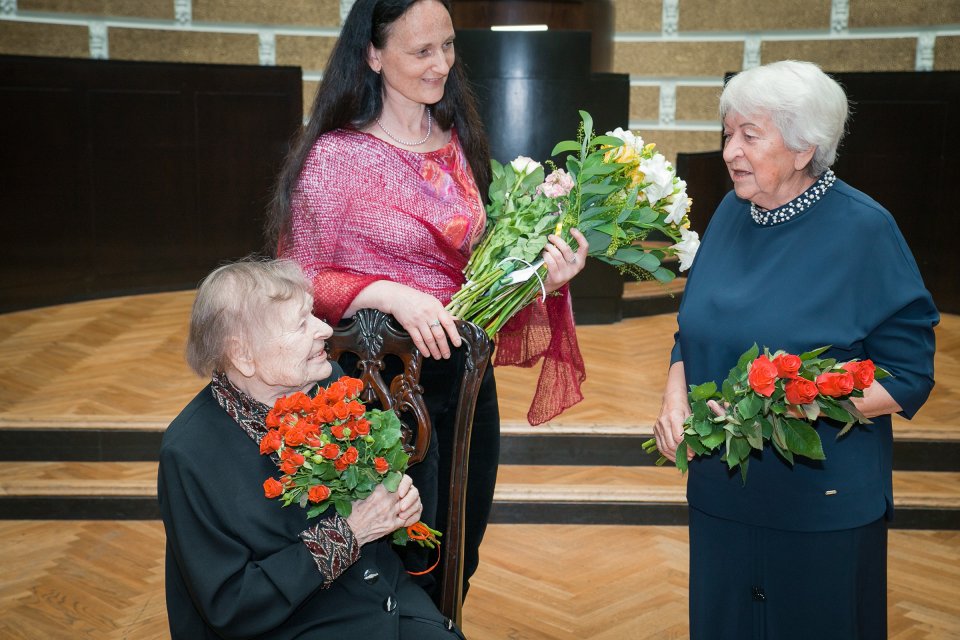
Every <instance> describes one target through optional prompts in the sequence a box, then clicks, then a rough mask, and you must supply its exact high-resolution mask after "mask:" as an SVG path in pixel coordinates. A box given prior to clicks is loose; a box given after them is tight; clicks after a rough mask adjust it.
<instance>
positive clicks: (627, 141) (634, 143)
mask: <svg viewBox="0 0 960 640" xmlns="http://www.w3.org/2000/svg"><path fill="white" fill-rule="evenodd" d="M607 135H608V136H613V137H614V138H620V139H621V140H623V144H624V145H625V146H628V147H630V148H632V149H633V150H634V151H636V152H637V155H639V154H640V152H641V151H643V138H641V137H640V136H638V135H636V134H635V133H634V132H633V131H630V129H626V130H624V129H623V128H621V127H617V128H616V129H614V130H613V131H607Z"/></svg>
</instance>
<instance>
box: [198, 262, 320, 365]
mask: <svg viewBox="0 0 960 640" xmlns="http://www.w3.org/2000/svg"><path fill="white" fill-rule="evenodd" d="M303 293H306V294H308V295H312V287H311V285H310V281H309V280H307V278H306V276H304V275H303V271H302V270H301V269H300V266H299V265H298V264H297V263H295V262H293V261H292V260H266V259H258V258H245V259H243V260H240V261H238V262H233V263H231V264H226V265H223V266H222V267H219V268H217V269H215V270H214V271H212V272H211V273H210V275H208V276H207V277H206V278H204V279H203V282H201V283H200V287H199V288H198V289H197V297H196V298H195V299H194V301H193V310H192V311H191V314H190V333H189V335H188V337H187V351H186V358H187V364H189V365H190V368H192V369H193V370H194V371H196V372H197V374H198V375H201V376H205V377H206V376H210V375H211V374H212V373H213V372H214V371H225V370H226V368H227V366H228V364H229V359H228V353H227V344H228V340H229V339H230V338H231V337H239V338H242V339H248V338H249V336H250V333H251V332H252V331H254V330H256V329H257V328H262V327H263V326H264V325H265V323H264V318H266V317H269V312H270V306H271V305H272V304H275V303H277V302H284V301H287V300H291V299H293V298H295V297H296V296H297V295H299V294H303Z"/></svg>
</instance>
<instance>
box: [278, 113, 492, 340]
mask: <svg viewBox="0 0 960 640" xmlns="http://www.w3.org/2000/svg"><path fill="white" fill-rule="evenodd" d="M292 209H293V213H292V219H291V233H290V234H289V236H288V237H287V238H285V241H284V242H283V244H282V245H281V251H280V253H281V255H283V256H285V257H288V258H292V259H293V260H295V261H296V262H298V263H299V264H300V265H301V266H302V267H303V268H304V271H305V272H306V274H307V277H309V278H310V280H311V281H312V282H313V285H314V291H315V298H314V305H315V306H314V312H315V313H316V315H317V316H318V317H320V318H325V319H326V320H327V321H328V322H330V323H336V322H339V320H340V318H341V317H342V316H343V312H344V310H346V308H347V307H348V306H349V305H350V303H351V302H352V301H353V299H354V298H355V297H356V296H357V294H358V293H359V292H360V291H361V290H362V289H363V288H365V287H366V286H367V285H369V284H370V283H371V282H374V281H376V280H391V281H393V282H400V283H402V284H406V285H408V286H411V287H413V288H415V289H418V290H420V291H423V292H425V293H429V294H431V295H433V296H435V297H436V298H437V299H439V300H440V302H442V303H444V304H446V303H448V302H449V301H450V297H451V296H452V295H453V294H454V293H456V292H457V290H459V289H460V286H461V285H462V284H463V282H464V276H463V268H464V266H466V264H467V260H468V259H469V257H470V251H471V249H472V248H473V245H474V244H475V243H476V242H478V241H479V239H480V237H481V236H482V235H483V228H484V225H485V223H486V214H485V213H484V209H483V203H482V201H481V199H480V194H479V193H478V192H477V187H476V183H475V182H474V180H473V174H472V173H471V171H470V166H469V165H468V164H467V160H466V158H465V156H464V154H463V150H462V149H461V147H460V142H459V140H458V139H457V135H456V132H453V134H452V135H451V137H450V142H448V143H447V144H446V145H444V146H443V147H442V148H440V149H438V150H436V151H431V152H427V153H418V152H415V151H407V150H405V149H400V148H399V147H395V146H393V145H391V144H388V143H386V142H384V141H383V140H380V139H379V138H376V137H374V136H372V135H370V134H367V133H363V132H360V131H347V130H343V129H339V130H336V131H331V132H328V133H325V134H323V135H322V136H320V138H319V139H318V140H317V142H316V143H315V144H314V146H313V149H312V150H311V151H310V154H309V155H308V156H307V160H306V162H305V164H304V167H303V171H302V172H301V174H300V180H299V182H298V184H297V188H296V190H295V191H294V195H293V199H292Z"/></svg>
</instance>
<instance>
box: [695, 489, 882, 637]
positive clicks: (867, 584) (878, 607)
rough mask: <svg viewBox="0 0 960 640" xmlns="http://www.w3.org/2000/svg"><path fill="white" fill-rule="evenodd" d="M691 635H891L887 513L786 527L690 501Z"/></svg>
mask: <svg viewBox="0 0 960 640" xmlns="http://www.w3.org/2000/svg"><path fill="white" fill-rule="evenodd" d="M690 637H691V638H692V639H694V640H726V639H730V640H814V639H816V640H858V639H862V640H882V639H883V638H886V637H887V523H886V521H885V520H883V519H880V520H877V521H875V522H872V523H870V524H867V525H864V526H862V527H857V528H855V529H845V530H841V531H813V532H810V531H782V530H778V529H768V528H765V527H757V526H753V525H748V524H743V523H741V522H733V521H730V520H724V519H721V518H715V517H713V516H710V515H708V514H706V513H703V512H702V511H699V510H697V509H694V508H692V507H691V508H690Z"/></svg>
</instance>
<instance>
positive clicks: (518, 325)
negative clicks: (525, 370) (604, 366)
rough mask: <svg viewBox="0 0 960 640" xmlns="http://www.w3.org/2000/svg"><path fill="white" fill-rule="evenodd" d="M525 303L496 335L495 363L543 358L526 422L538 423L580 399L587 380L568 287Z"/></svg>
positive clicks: (524, 363) (526, 362) (519, 363)
mask: <svg viewBox="0 0 960 640" xmlns="http://www.w3.org/2000/svg"><path fill="white" fill-rule="evenodd" d="M557 293H558V294H559V295H552V296H547V301H546V303H543V302H540V301H539V299H538V300H537V301H535V302H533V303H532V304H530V305H528V306H527V307H526V308H525V309H523V310H522V311H520V313H518V314H517V315H515V316H514V317H513V318H511V319H510V321H509V322H508V323H507V324H506V325H505V326H504V327H503V328H502V329H501V330H500V333H499V334H497V352H496V359H495V362H494V364H496V365H497V366H502V365H513V366H517V367H532V366H534V365H535V364H536V363H537V362H539V361H540V358H543V367H542V368H541V369H540V377H539V379H538V380H537V390H536V393H535V394H534V397H533V402H532V403H531V405H530V409H529V411H527V422H529V423H530V424H531V425H537V424H542V423H544V422H547V421H548V420H550V419H552V418H554V417H556V416H557V415H559V414H560V413H561V412H563V411H564V410H566V409H568V408H569V407H572V406H573V405H575V404H577V403H578V402H580V401H581V400H583V393H582V392H581V391H580V386H581V385H582V384H583V382H584V380H586V379H587V373H586V368H585V367H584V364H583V356H581V355H580V346H579V344H578V343H577V332H576V328H575V326H574V322H573V309H572V308H571V306H570V291H569V289H568V287H566V286H564V287H563V288H561V289H560V290H559V291H557Z"/></svg>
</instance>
